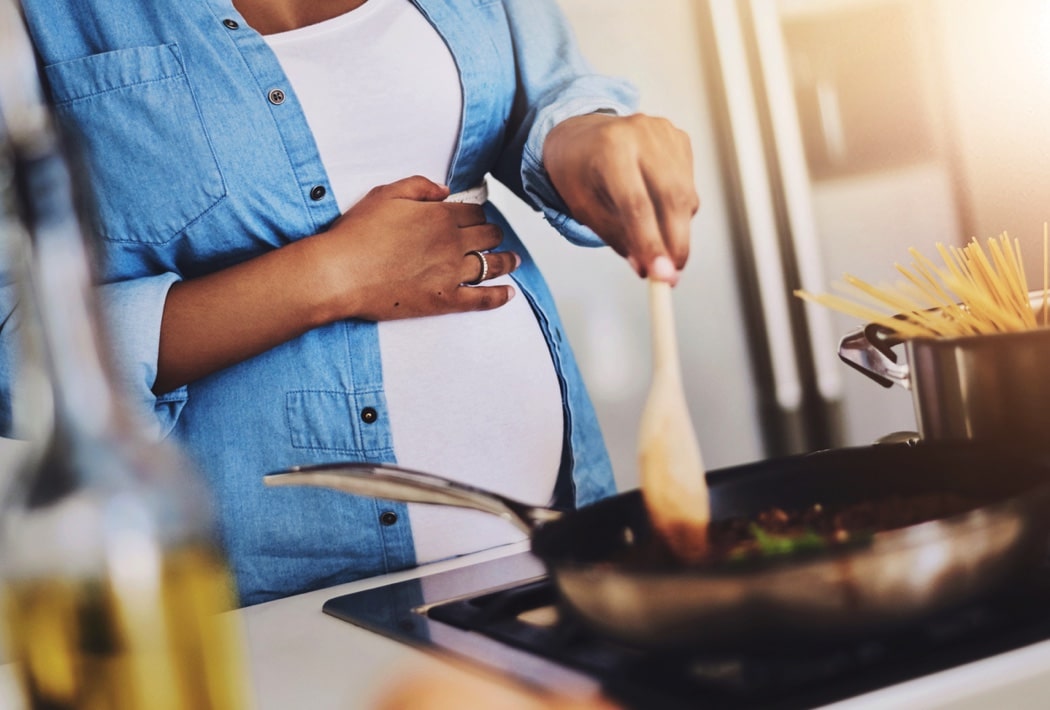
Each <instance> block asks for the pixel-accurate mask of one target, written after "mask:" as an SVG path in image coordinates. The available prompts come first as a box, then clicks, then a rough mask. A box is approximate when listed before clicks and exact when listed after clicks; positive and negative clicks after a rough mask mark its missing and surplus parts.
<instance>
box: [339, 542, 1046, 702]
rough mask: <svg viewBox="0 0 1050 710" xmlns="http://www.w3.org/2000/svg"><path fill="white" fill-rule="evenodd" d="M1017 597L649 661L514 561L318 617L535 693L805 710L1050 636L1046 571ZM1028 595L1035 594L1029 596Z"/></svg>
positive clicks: (441, 577) (657, 655) (376, 592)
mask: <svg viewBox="0 0 1050 710" xmlns="http://www.w3.org/2000/svg"><path fill="white" fill-rule="evenodd" d="M1038 577H1039V579H1038V580H1035V581H1033V589H1032V590H1029V593H1027V594H1024V595H1016V594H1012V595H1010V596H1009V597H1003V598H999V599H990V600H986V601H984V602H982V603H980V604H973V605H970V606H967V607H963V608H960V609H956V610H953V611H951V612H947V613H944V614H941V615H939V616H937V617H934V618H931V619H929V620H928V621H926V622H923V623H922V624H919V625H916V626H915V627H912V628H909V629H906V630H903V631H897V632H895V633H893V634H892V635H874V636H869V637H863V638H860V639H850V640H843V641H839V642H836V643H834V644H825V645H813V644H810V645H806V646H805V647H802V646H798V645H792V646H790V647H788V646H782V647H779V648H777V647H772V648H766V649H762V650H748V651H740V650H736V651H710V650H706V651H676V652H655V651H651V650H645V649H640V648H634V647H631V646H627V645H624V644H621V643H617V642H614V641H611V640H609V639H606V638H602V637H600V636H598V635H596V634H594V633H592V632H591V631H590V630H589V629H587V628H586V627H584V626H583V625H581V624H580V623H578V622H576V621H575V620H574V619H573V617H572V615H571V613H570V612H567V611H565V610H563V609H562V608H561V607H560V604H559V601H558V598H557V593H556V590H555V588H554V585H553V583H551V582H550V580H549V579H548V578H547V577H546V574H545V570H544V567H543V564H542V563H541V562H540V561H539V560H538V559H536V558H535V557H534V556H532V555H531V554H530V553H527V552H526V553H520V554H516V555H511V556H508V557H504V558H498V559H495V560H491V561H488V562H483V563H479V564H476V565H471V566H468V567H463V568H459V569H454V570H450V571H447V572H442V573H439V574H434V575H431V576H426V577H422V578H419V579H413V580H408V581H404V582H398V583H394V584H390V585H387V586H384V587H378V588H374V589H368V590H365V591H361V592H355V593H353V594H347V595H344V596H340V597H336V598H333V599H330V600H329V601H327V602H326V603H325V605H324V611H325V613H327V614H331V615H332V616H335V617H338V618H340V619H343V620H345V621H348V622H351V623H353V624H355V625H358V626H362V627H364V628H367V629H369V630H371V631H374V632H376V633H379V634H383V635H385V636H388V637H391V638H394V639H397V640H399V641H402V642H405V643H408V644H412V645H415V646H418V647H421V648H424V649H430V650H440V651H443V652H446V653H451V654H454V655H456V656H460V657H462V658H464V659H467V660H469V661H470V662H473V663H477V664H480V665H482V666H485V667H488V668H490V669H492V670H495V671H497V672H500V673H503V674H508V675H511V676H513V677H516V678H517V679H518V680H520V681H522V682H525V683H527V684H532V685H535V686H538V687H540V688H565V689H576V690H581V689H601V691H602V692H603V693H605V695H607V696H608V697H610V698H612V699H614V700H616V701H618V702H620V703H621V704H622V705H624V706H625V707H629V708H642V707H646V708H649V707H657V706H658V707H662V708H667V709H668V710H677V709H679V708H694V707H698V706H702V707H705V708H727V709H732V708H755V707H761V708H770V709H782V710H790V709H793V708H812V707H817V706H820V705H825V704H828V703H832V702H835V701H838V700H844V699H846V698H850V697H854V696H857V695H861V694H863V693H867V692H870V691H873V690H876V689H879V688H883V687H887V686H890V685H894V684H897V683H900V682H904V681H907V680H911V679H914V678H919V677H922V676H925V675H928V674H931V673H935V672H937V671H941V670H945V669H948V668H952V667H955V666H958V665H961V664H964V663H968V662H971V661H975V660H979V659H982V658H987V657H990V656H994V655H998V654H1000V653H1003V652H1005V651H1008V650H1011V649H1015V648H1020V647H1023V646H1027V645H1029V644H1032V643H1035V642H1037V641H1041V640H1045V639H1048V638H1050V603H1046V602H1047V601H1048V600H1050V595H1048V594H1046V593H1044V590H1048V589H1050V569H1046V570H1041V571H1040V572H1039V575H1038ZM1033 592H1035V593H1033Z"/></svg>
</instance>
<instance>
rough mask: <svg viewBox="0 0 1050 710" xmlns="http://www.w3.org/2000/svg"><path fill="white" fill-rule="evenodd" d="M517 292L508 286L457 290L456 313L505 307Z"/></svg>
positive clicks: (467, 287)
mask: <svg viewBox="0 0 1050 710" xmlns="http://www.w3.org/2000/svg"><path fill="white" fill-rule="evenodd" d="M516 293H517V292H516V291H515V290H514V287H513V286H511V285H510V284H500V285H498V286H464V287H462V288H460V289H459V294H458V297H457V301H458V304H457V305H458V306H459V307H458V308H456V310H457V311H491V310H493V309H494V308H499V307H500V306H503V305H506V304H507V302H508V301H509V300H510V299H512V298H514V295H515V294H516Z"/></svg>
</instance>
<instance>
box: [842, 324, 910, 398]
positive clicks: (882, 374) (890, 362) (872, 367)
mask: <svg viewBox="0 0 1050 710" xmlns="http://www.w3.org/2000/svg"><path fill="white" fill-rule="evenodd" d="M900 342H901V341H900V340H899V339H897V338H895V337H894V336H893V335H892V334H891V333H890V332H889V331H887V330H885V329H881V328H879V327H878V326H874V325H870V324H869V325H867V326H862V327H860V328H857V329H856V330H853V331H850V332H849V333H846V335H844V336H843V337H842V340H840V341H839V358H840V359H841V360H842V361H843V362H844V363H846V364H847V365H849V366H850V367H852V368H854V369H856V370H859V371H860V372H862V373H864V374H865V375H867V376H868V377H870V378H871V379H873V380H875V381H876V382H878V383H879V384H880V385H882V386H883V387H892V386H893V385H895V384H897V385H900V386H901V387H903V388H904V389H908V390H910V389H911V378H910V374H911V373H910V368H909V367H908V363H907V362H900V358H899V357H898V355H897V353H896V352H895V351H894V350H893V347H894V346H895V345H899V344H900Z"/></svg>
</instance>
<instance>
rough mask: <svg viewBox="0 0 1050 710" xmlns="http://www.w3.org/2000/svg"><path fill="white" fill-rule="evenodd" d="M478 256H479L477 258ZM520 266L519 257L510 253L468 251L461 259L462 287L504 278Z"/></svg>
mask: <svg viewBox="0 0 1050 710" xmlns="http://www.w3.org/2000/svg"><path fill="white" fill-rule="evenodd" d="M479 254H480V256H479ZM520 264H521V257H519V256H518V255H517V254H515V253H514V252H512V251H500V252H495V251H494V252H489V253H483V252H481V251H470V252H467V254H465V255H464V257H463V277H464V278H463V280H462V281H461V282H460V283H461V284H464V285H469V286H476V285H478V284H480V283H482V282H483V281H491V280H492V279H495V278H499V277H500V276H506V275H507V274H509V273H510V272H512V271H514V269H516V268H518V266H519V265H520Z"/></svg>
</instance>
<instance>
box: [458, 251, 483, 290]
mask: <svg viewBox="0 0 1050 710" xmlns="http://www.w3.org/2000/svg"><path fill="white" fill-rule="evenodd" d="M471 254H473V255H474V256H476V257H478V259H480V260H481V273H480V274H478V277H477V278H476V279H474V280H473V281H464V282H463V283H465V284H466V285H467V286H477V285H478V284H479V283H481V282H482V281H484V280H485V279H486V278H487V277H488V275H489V260H488V259H486V258H485V255H484V254H483V253H482V252H480V251H478V250H477V249H471V250H470V251H468V252H467V253H466V254H464V256H470V255H471Z"/></svg>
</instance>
